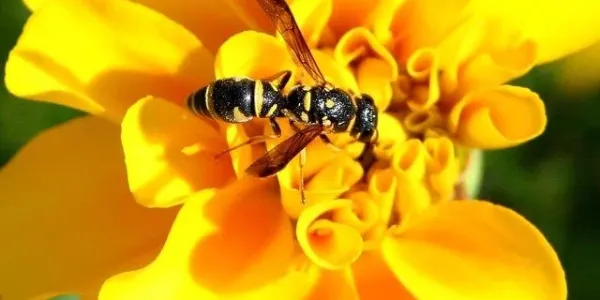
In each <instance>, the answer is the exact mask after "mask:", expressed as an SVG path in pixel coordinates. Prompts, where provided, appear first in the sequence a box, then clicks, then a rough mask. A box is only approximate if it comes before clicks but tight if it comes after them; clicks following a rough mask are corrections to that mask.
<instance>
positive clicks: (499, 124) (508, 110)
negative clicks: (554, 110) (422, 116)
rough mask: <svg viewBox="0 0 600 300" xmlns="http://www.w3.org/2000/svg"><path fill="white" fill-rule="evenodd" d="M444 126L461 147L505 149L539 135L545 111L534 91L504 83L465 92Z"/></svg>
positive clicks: (544, 121) (543, 124)
mask: <svg viewBox="0 0 600 300" xmlns="http://www.w3.org/2000/svg"><path fill="white" fill-rule="evenodd" d="M448 126H449V128H450V132H451V133H453V134H454V136H455V138H456V139H457V140H458V141H459V142H460V143H461V144H463V145H465V146H468V147H473V148H483V149H497V148H506V147H510V146H514V145H518V144H521V143H523V142H526V141H528V140H531V139H533V138H535V137H537V136H538V135H540V134H541V133H542V132H543V131H544V129H545V127H546V111H545V108H544V103H543V102H542V100H541V99H540V98H539V96H538V95H537V94H536V93H534V92H532V91H530V90H529V89H527V88H522V87H516V86H510V85H505V86H499V87H495V88H489V89H483V90H477V91H473V92H471V93H469V94H467V95H466V96H465V97H463V98H462V99H461V100H460V101H459V102H458V103H457V104H456V105H455V106H454V107H453V108H452V111H451V112H450V116H449V120H448Z"/></svg>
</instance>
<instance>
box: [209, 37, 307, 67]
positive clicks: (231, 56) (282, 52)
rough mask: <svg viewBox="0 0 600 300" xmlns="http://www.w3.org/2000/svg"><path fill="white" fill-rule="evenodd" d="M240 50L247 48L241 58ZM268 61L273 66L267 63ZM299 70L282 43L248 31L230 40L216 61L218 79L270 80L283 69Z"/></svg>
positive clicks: (224, 45) (222, 48)
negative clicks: (239, 77)
mask: <svg viewBox="0 0 600 300" xmlns="http://www.w3.org/2000/svg"><path fill="white" fill-rule="evenodd" d="M240 49H244V55H240ZM265 61H268V62H269V63H267V64H265V63H264V62H265ZM295 69H296V67H295V65H294V62H293V60H292V58H291V56H290V54H289V50H288V49H287V48H286V46H285V44H284V43H283V42H282V41H278V40H277V39H276V38H275V37H273V36H271V35H268V34H265V33H260V32H256V31H244V32H241V33H238V34H236V35H234V36H232V37H230V38H229V39H227V40H226V41H225V43H223V45H221V47H220V48H219V51H218V53H217V56H216V59H215V75H216V77H217V78H224V77H234V76H248V77H251V78H266V77H269V76H271V75H273V74H275V73H278V72H281V71H282V70H291V71H295Z"/></svg>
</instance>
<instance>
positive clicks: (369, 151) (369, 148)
mask: <svg viewBox="0 0 600 300" xmlns="http://www.w3.org/2000/svg"><path fill="white" fill-rule="evenodd" d="M374 148H375V144H374V143H372V142H369V143H366V144H365V148H364V149H363V151H362V153H361V154H360V156H359V157H358V158H357V159H356V161H358V163H360V165H361V166H362V168H363V171H364V174H365V180H366V174H367V173H368V171H369V169H370V168H371V166H373V164H374V163H375V153H374V152H373V149H374Z"/></svg>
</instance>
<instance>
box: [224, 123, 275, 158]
mask: <svg viewBox="0 0 600 300" xmlns="http://www.w3.org/2000/svg"><path fill="white" fill-rule="evenodd" d="M269 123H271V129H272V130H273V134H272V135H259V136H253V137H250V138H248V140H246V141H245V142H243V143H241V144H239V145H236V146H233V147H231V148H229V149H227V150H225V151H222V152H219V153H217V155H215V158H219V157H221V156H223V155H225V154H227V153H229V152H231V151H233V150H235V149H238V148H241V147H243V146H247V145H254V144H258V143H262V142H264V141H266V140H269V139H277V138H280V137H281V128H279V124H277V121H275V119H274V118H270V119H269Z"/></svg>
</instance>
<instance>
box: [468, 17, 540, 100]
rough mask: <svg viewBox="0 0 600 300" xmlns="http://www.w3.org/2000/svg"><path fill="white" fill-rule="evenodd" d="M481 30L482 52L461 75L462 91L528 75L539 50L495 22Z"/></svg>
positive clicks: (525, 39)
mask: <svg viewBox="0 0 600 300" xmlns="http://www.w3.org/2000/svg"><path fill="white" fill-rule="evenodd" d="M482 27H484V28H485V30H483V31H480V33H483V34H484V35H483V36H482V37H481V45H479V49H477V52H476V53H473V54H472V56H471V57H470V58H469V59H468V60H467V61H465V62H464V64H463V65H462V66H461V68H460V71H459V74H458V77H459V89H461V90H463V91H469V90H473V89H476V88H484V87H492V86H496V85H499V84H503V83H506V82H508V81H510V80H512V79H514V78H517V77H520V76H522V75H524V74H526V73H527V72H529V70H531V68H533V67H534V65H535V63H536V59H537V56H538V50H539V49H538V47H539V46H538V45H537V44H536V43H535V41H533V40H531V39H528V38H526V37H524V36H523V33H522V32H520V31H518V30H515V29H512V28H506V27H507V26H506V25H505V24H502V23H501V21H500V20H496V19H491V20H486V22H485V23H484V24H483V25H482Z"/></svg>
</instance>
